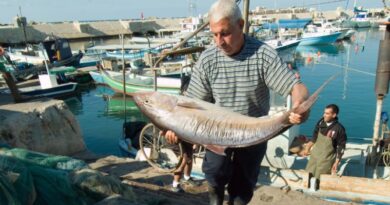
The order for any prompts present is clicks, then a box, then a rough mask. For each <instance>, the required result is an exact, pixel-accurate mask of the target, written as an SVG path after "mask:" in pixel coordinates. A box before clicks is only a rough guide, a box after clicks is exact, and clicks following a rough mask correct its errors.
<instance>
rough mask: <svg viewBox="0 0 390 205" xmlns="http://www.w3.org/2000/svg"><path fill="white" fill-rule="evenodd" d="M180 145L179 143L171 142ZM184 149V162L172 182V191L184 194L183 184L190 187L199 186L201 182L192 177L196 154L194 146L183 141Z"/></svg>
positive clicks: (176, 171)
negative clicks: (193, 161)
mask: <svg viewBox="0 0 390 205" xmlns="http://www.w3.org/2000/svg"><path fill="white" fill-rule="evenodd" d="M170 143H171V144H173V143H178V141H177V142H170ZM180 143H181V144H182V148H183V160H182V162H181V164H180V166H179V168H178V169H177V170H175V172H174V173H173V182H172V191H173V192H183V191H184V190H183V189H182V187H181V185H180V184H181V183H183V184H187V185H189V186H199V185H200V182H199V181H195V180H194V179H193V178H192V177H191V170H192V158H193V154H194V145H193V144H190V143H188V142H184V141H181V142H180Z"/></svg>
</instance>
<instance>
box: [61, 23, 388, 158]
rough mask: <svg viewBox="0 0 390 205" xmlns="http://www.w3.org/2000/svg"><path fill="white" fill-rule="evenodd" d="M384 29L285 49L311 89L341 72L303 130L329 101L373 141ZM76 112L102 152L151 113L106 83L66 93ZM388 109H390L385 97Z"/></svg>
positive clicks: (353, 138) (357, 136)
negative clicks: (125, 127) (141, 110)
mask: <svg viewBox="0 0 390 205" xmlns="http://www.w3.org/2000/svg"><path fill="white" fill-rule="evenodd" d="M383 36H384V32H383V31H378V30H359V31H358V32H357V33H356V34H355V36H354V37H353V38H351V40H348V41H341V42H337V43H336V44H333V45H326V46H299V47H296V48H293V49H289V50H287V51H286V53H284V54H283V56H284V58H286V59H285V60H286V61H289V62H293V65H294V66H296V67H297V69H296V70H295V72H298V73H299V74H300V76H301V79H302V81H303V82H304V83H305V84H306V85H307V87H308V89H309V91H310V92H313V91H314V90H316V89H317V88H318V87H319V86H320V85H321V84H322V83H323V82H324V81H325V80H326V79H328V78H329V77H330V76H332V75H335V74H339V75H338V77H337V78H336V79H335V80H333V81H332V82H331V83H330V84H329V85H328V86H327V87H326V88H325V89H324V90H323V92H322V93H321V94H320V98H319V99H318V101H317V103H316V104H315V105H314V106H313V108H312V110H311V113H310V118H309V119H308V120H307V121H306V122H305V123H304V124H302V125H301V126H300V133H301V134H304V135H309V136H310V135H311V134H312V131H313V128H314V126H315V123H316V122H317V121H318V120H319V119H320V118H321V117H322V113H323V109H324V107H325V106H326V105H327V104H331V103H334V104H337V105H338V106H339V107H340V114H339V121H340V122H341V123H342V124H343V125H344V127H345V128H346V131H347V135H348V141H349V142H358V143H363V142H368V143H369V142H370V141H371V139H372V133H373V124H374V119H375V111H376V95H375V90H374V89H375V72H376V67H377V60H378V48H379V41H380V40H381V39H383ZM112 96H113V97H112ZM65 102H66V104H67V105H68V106H69V108H70V109H71V111H72V112H73V113H74V114H75V115H76V118H77V120H78V122H79V124H80V126H81V129H82V132H83V136H84V139H85V142H86V145H87V147H88V148H89V149H90V150H91V151H93V152H95V153H98V154H112V155H120V150H119V147H118V140H119V139H120V138H121V137H122V136H123V131H122V130H123V129H122V125H123V122H124V120H125V119H126V120H127V121H134V120H139V119H140V118H142V119H145V117H144V116H142V114H140V113H139V112H137V110H136V107H135V106H134V103H133V102H132V101H131V100H126V112H125V109H124V106H123V105H124V101H123V97H121V96H120V95H114V92H113V91H112V90H111V89H110V88H108V87H105V86H91V87H87V88H82V90H81V91H80V93H79V95H78V96H76V97H71V98H68V99H65ZM383 111H390V102H389V100H388V99H386V98H385V101H384V104H383Z"/></svg>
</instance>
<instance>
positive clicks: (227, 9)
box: [209, 0, 242, 23]
mask: <svg viewBox="0 0 390 205" xmlns="http://www.w3.org/2000/svg"><path fill="white" fill-rule="evenodd" d="M224 18H228V19H229V20H230V22H231V23H236V22H237V21H238V20H240V19H242V15H241V11H240V8H239V7H238V6H237V4H236V1H235V0H218V1H217V2H215V3H214V4H213V5H212V6H211V8H210V11H209V20H210V21H211V20H213V21H215V22H218V21H220V20H222V19H224Z"/></svg>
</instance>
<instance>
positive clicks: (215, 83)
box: [165, 0, 309, 204]
mask: <svg viewBox="0 0 390 205" xmlns="http://www.w3.org/2000/svg"><path fill="white" fill-rule="evenodd" d="M209 21H210V30H211V32H212V33H213V38H214V42H215V45H214V46H212V47H210V48H208V49H207V50H205V51H204V52H203V53H202V55H201V57H200V58H199V60H198V62H197V65H196V68H195V69H194V71H193V74H192V76H191V81H190V85H189V87H188V90H187V93H186V95H187V96H188V97H190V98H196V99H201V100H203V101H207V102H211V103H214V104H215V105H218V106H220V107H223V108H226V109H229V110H231V111H234V112H237V113H240V114H243V115H246V116H250V117H261V116H266V115H267V114H268V111H269V109H270V102H269V101H270V97H269V89H271V90H273V91H275V92H277V93H279V94H281V95H283V96H287V95H289V94H291V95H292V101H293V107H298V105H300V104H301V103H302V102H304V101H305V100H306V99H307V98H308V90H307V88H306V87H305V85H303V84H302V83H301V81H300V80H299V79H298V78H296V76H295V75H294V73H293V72H291V71H290V70H289V69H288V67H287V65H286V64H285V63H283V62H282V60H281V58H280V57H279V56H278V54H277V52H276V51H275V50H274V49H272V48H271V47H270V46H268V45H266V44H264V43H262V42H260V41H258V40H256V39H255V38H252V37H249V36H247V35H245V34H244V33H243V26H244V20H243V19H242V15H241V12H240V9H239V7H238V6H237V4H236V3H235V1H234V0H218V1H217V2H215V3H214V4H213V5H212V7H211V9H210V11H209ZM187 105H188V104H187ZM187 105H185V106H187ZM195 109H196V106H195ZM308 113H309V111H308V110H306V111H305V112H304V113H299V114H297V113H294V112H290V113H288V114H289V116H288V117H287V118H288V120H289V123H290V124H300V123H302V122H303V121H305V120H306V119H307V117H308ZM210 114H211V113H210ZM236 122H237V123H240V118H237V121H236ZM220 129H223V127H220ZM220 131H221V130H220ZM177 136H179V138H181V136H180V134H179V133H177V132H174V131H172V130H168V131H166V132H165V137H166V138H167V140H168V141H170V142H172V143H177V142H178V137H177ZM210 137H212V136H210ZM230 147H231V146H230ZM206 148H207V149H206V155H205V158H204V161H203V165H202V170H203V172H204V173H205V177H206V180H207V182H208V187H209V199H210V204H222V203H223V199H224V191H225V186H226V185H228V187H227V190H228V193H229V203H230V204H247V203H249V201H250V200H251V198H252V196H253V190H254V188H255V185H256V182H257V177H258V174H259V169H260V164H261V161H262V159H263V157H264V155H265V152H266V149H267V142H266V141H265V142H263V143H260V144H254V145H251V146H245V147H239V146H237V147H236V148H227V147H224V148H223V149H222V150H221V149H220V148H221V147H218V146H206ZM225 148H226V149H225ZM221 151H222V154H221Z"/></svg>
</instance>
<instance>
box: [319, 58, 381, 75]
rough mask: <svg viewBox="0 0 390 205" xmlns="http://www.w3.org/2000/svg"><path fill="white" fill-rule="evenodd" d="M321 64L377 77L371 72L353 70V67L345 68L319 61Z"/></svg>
mask: <svg viewBox="0 0 390 205" xmlns="http://www.w3.org/2000/svg"><path fill="white" fill-rule="evenodd" d="M319 63H322V64H325V65H331V66H334V67H338V68H343V69H347V70H351V71H355V72H358V73H362V74H366V75H370V76H375V73H370V72H366V71H362V70H359V69H355V68H351V67H345V66H341V65H337V64H334V63H328V62H325V61H319Z"/></svg>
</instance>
